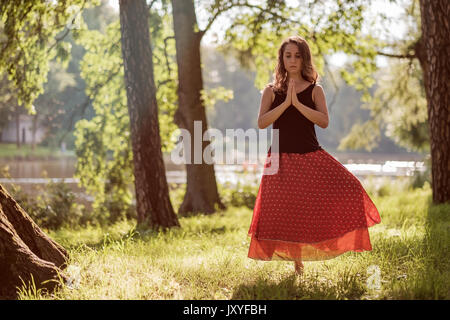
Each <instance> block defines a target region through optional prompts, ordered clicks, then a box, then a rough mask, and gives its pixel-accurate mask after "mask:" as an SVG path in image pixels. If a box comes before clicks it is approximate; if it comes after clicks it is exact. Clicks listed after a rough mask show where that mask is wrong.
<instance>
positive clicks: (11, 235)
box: [0, 185, 68, 298]
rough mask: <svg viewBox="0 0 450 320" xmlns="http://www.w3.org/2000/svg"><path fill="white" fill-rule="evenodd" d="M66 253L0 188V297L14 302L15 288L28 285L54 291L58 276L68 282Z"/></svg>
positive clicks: (0, 186)
mask: <svg viewBox="0 0 450 320" xmlns="http://www.w3.org/2000/svg"><path fill="white" fill-rule="evenodd" d="M67 257H68V255H67V252H66V250H65V249H64V248H63V247H61V246H60V245H59V244H57V243H56V242H54V241H53V240H52V239H50V238H49V237H48V236H47V235H45V234H44V233H43V232H42V230H41V229H39V227H38V226H37V225H36V224H35V223H34V222H33V220H31V218H30V217H29V216H28V215H27V214H26V212H25V211H24V210H23V209H22V208H21V207H20V206H19V205H18V203H17V202H16V201H15V200H14V199H13V198H12V197H11V196H10V195H9V194H8V192H7V191H6V189H4V188H3V186H2V185H0V275H1V277H0V297H2V298H15V297H16V295H17V293H16V290H17V288H16V287H20V286H21V285H22V281H21V278H22V279H23V281H24V282H25V283H28V282H29V281H31V275H32V276H33V279H34V282H35V284H36V288H43V289H47V290H53V289H54V288H55V287H56V286H57V285H58V282H57V281H50V282H48V283H43V282H44V281H46V280H57V279H58V274H59V276H60V277H61V279H62V280H64V281H67V276H66V275H64V274H63V273H62V271H61V269H63V268H65V267H66V266H67V265H66V259H67Z"/></svg>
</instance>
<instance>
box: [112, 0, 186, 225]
mask: <svg viewBox="0 0 450 320" xmlns="http://www.w3.org/2000/svg"><path fill="white" fill-rule="evenodd" d="M119 6H120V27H121V33H122V55H123V60H124V70H125V85H126V88H127V100H128V113H129V116H130V126H131V142H132V148H133V165H134V182H135V189H136V208H137V215H138V222H139V223H140V224H145V225H148V226H150V227H152V228H159V227H163V228H167V227H172V226H179V222H178V219H177V216H176V215H175V212H174V210H173V207H172V204H171V202H170V198H169V188H168V185H167V180H166V171H165V166H164V161H163V157H162V151H161V137H160V135H159V122H158V106H157V102H156V87H155V82H154V76H153V62H152V50H151V47H150V43H151V42H150V41H151V39H150V33H149V25H148V19H149V14H148V8H147V5H146V3H145V0H120V1H119Z"/></svg>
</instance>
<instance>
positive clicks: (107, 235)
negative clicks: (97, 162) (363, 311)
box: [20, 184, 450, 299]
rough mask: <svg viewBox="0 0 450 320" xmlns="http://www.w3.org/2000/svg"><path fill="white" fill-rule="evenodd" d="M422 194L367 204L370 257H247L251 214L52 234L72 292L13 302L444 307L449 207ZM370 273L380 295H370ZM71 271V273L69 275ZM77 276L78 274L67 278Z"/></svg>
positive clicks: (30, 295)
mask: <svg viewBox="0 0 450 320" xmlns="http://www.w3.org/2000/svg"><path fill="white" fill-rule="evenodd" d="M430 197H431V190H430V188H429V185H428V184H426V185H425V187H424V188H422V189H416V190H414V191H411V190H410V191H402V192H400V191H399V192H395V193H394V194H390V195H386V196H383V197H378V196H374V197H373V198H372V200H373V201H374V203H375V204H376V206H377V207H378V209H379V211H380V214H381V218H382V223H381V224H380V225H376V226H374V227H373V228H371V229H370V234H371V241H372V246H373V250H372V251H371V252H363V253H354V252H349V253H346V254H344V255H342V256H339V257H337V258H335V259H332V260H327V261H322V262H320V261H318V262H305V274H304V276H303V277H301V278H300V277H297V276H295V275H294V268H293V263H292V262H287V261H270V262H264V261H255V260H252V259H249V258H248V257H247V252H248V246H249V240H250V239H249V238H248V237H247V231H248V227H249V224H250V220H251V215H252V211H251V209H248V208H229V209H228V210H227V211H225V212H222V213H216V214H214V215H211V216H195V217H183V218H180V223H181V226H182V227H181V228H179V229H172V230H170V231H169V232H167V233H161V232H160V233H158V232H152V231H147V232H145V231H137V230H136V229H135V223H134V222H133V221H123V222H120V223H116V224H115V225H113V226H110V227H107V228H103V229H102V228H100V227H87V228H84V229H78V230H70V229H61V230H59V231H56V232H52V233H51V236H52V237H53V238H54V239H55V240H56V241H58V242H59V243H61V244H62V245H63V246H65V247H66V248H68V250H69V252H70V256H71V260H70V264H71V265H73V266H76V267H78V268H79V280H80V283H79V286H78V287H75V288H72V289H70V288H69V287H67V286H64V287H63V288H62V289H60V290H58V291H56V292H55V293H54V294H51V295H44V294H42V293H41V292H36V291H27V290H23V292H22V293H21V295H20V297H21V298H22V299H449V298H450V294H449V288H450V287H449V280H450V276H449V269H450V268H449V267H450V263H449V256H448V247H449V241H450V237H449V228H450V224H449V219H450V215H449V214H450V206H448V205H447V206H445V205H441V206H431V207H430ZM371 266H376V267H377V268H379V270H380V280H381V281H380V288H379V289H376V288H369V287H368V284H367V280H368V278H369V277H371V275H372V274H371V273H370V272H369V270H371V269H370V267H371ZM76 270H78V269H76ZM74 277H75V278H76V277H77V274H75V275H74Z"/></svg>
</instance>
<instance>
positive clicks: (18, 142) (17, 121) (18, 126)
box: [16, 107, 21, 149]
mask: <svg viewBox="0 0 450 320" xmlns="http://www.w3.org/2000/svg"><path fill="white" fill-rule="evenodd" d="M16 146H17V148H18V149H19V148H20V146H21V144H20V111H19V107H17V108H16Z"/></svg>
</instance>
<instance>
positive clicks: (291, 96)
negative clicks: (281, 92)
mask: <svg viewBox="0 0 450 320" xmlns="http://www.w3.org/2000/svg"><path fill="white" fill-rule="evenodd" d="M285 102H286V103H287V105H288V106H290V105H291V104H292V105H293V106H294V107H297V108H298V107H299V106H300V105H301V103H300V101H298V98H297V93H296V92H295V82H294V80H293V79H291V80H289V84H288V90H287V94H286V99H285Z"/></svg>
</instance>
